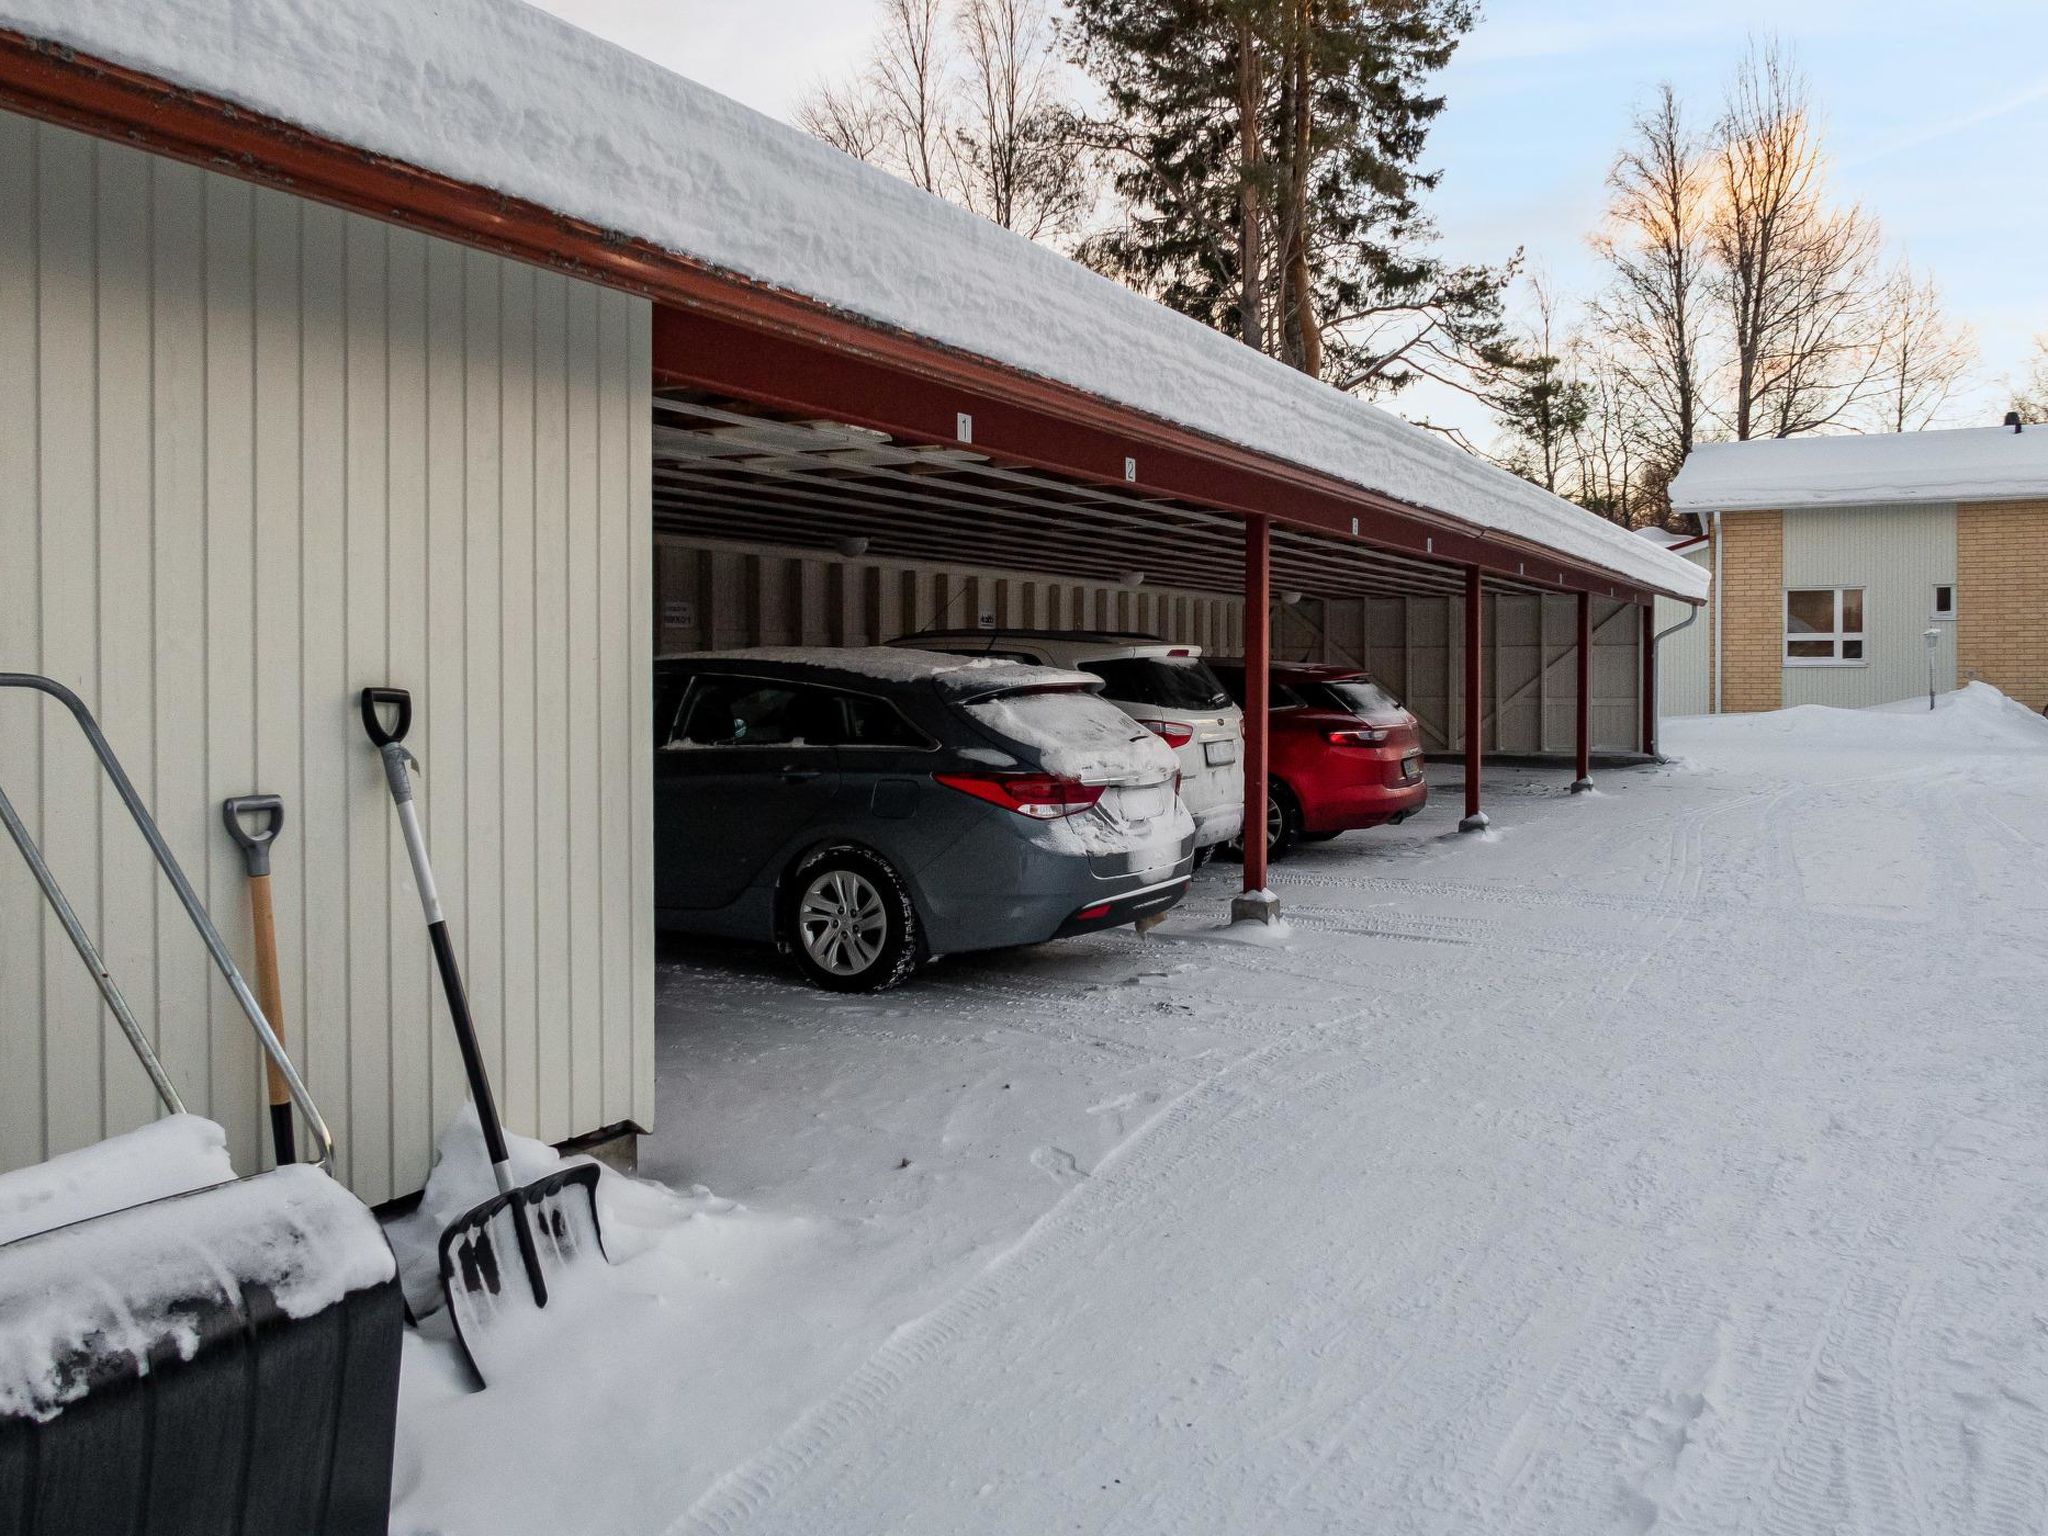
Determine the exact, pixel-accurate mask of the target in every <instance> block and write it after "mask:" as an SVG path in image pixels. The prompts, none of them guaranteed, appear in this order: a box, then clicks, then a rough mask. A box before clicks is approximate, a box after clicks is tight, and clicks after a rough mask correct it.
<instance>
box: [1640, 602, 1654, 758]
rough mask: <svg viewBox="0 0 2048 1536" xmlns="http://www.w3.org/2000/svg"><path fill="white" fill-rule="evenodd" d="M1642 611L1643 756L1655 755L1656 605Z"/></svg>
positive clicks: (1650, 604) (1645, 604)
mask: <svg viewBox="0 0 2048 1536" xmlns="http://www.w3.org/2000/svg"><path fill="white" fill-rule="evenodd" d="M1642 609H1643V684H1642V687H1643V755H1644V756H1645V757H1655V756H1656V755H1657V605H1656V604H1655V603H1644V604H1643V605H1642Z"/></svg>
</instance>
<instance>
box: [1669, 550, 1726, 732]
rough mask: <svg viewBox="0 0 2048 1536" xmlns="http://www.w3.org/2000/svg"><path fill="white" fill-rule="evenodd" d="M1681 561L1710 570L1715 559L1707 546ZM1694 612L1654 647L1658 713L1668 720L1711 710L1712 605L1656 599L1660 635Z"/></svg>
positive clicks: (1690, 551) (1684, 556)
mask: <svg viewBox="0 0 2048 1536" xmlns="http://www.w3.org/2000/svg"><path fill="white" fill-rule="evenodd" d="M1680 558H1682V559H1686V560H1690V561H1691V562H1692V563H1693V564H1694V565H1698V566H1704V567H1705V568H1707V569H1708V570H1712V569H1713V565H1714V556H1713V552H1712V549H1711V547H1710V546H1708V545H1705V544H1702V545H1701V546H1700V547H1699V548H1698V549H1694V550H1688V551H1687V552H1686V553H1685V554H1684V555H1683V556H1681V557H1680ZM1695 612H1696V613H1697V614H1698V615H1699V617H1697V618H1696V619H1694V620H1693V622H1692V623H1691V624H1689V625H1686V627H1685V628H1684V629H1681V630H1678V631H1677V632H1676V633H1675V634H1673V635H1671V636H1670V637H1669V638H1667V639H1666V640H1665V641H1664V643H1663V644H1662V645H1660V646H1658V647H1657V711H1658V713H1659V714H1661V715H1663V716H1664V717H1665V718H1667V719H1670V718H1673V717H1676V716H1679V715H1704V714H1706V713H1708V712H1709V711H1710V710H1712V709H1713V707H1714V696H1713V686H1712V679H1711V678H1710V677H1709V676H1708V671H1707V668H1708V660H1709V657H1710V656H1711V654H1712V649H1711V648H1712V641H1711V639H1710V638H1709V637H1710V636H1711V635H1712V633H1713V622H1714V621H1713V612H1712V606H1711V604H1710V605H1709V606H1708V607H1706V608H1700V609H1694V608H1693V607H1692V605H1691V604H1689V603H1681V602H1679V601H1677V600H1676V599H1675V598H1669V597H1660V598H1658V599H1657V629H1658V632H1659V633H1660V634H1661V633H1662V632H1663V631H1665V630H1667V629H1671V628H1672V627H1673V626H1674V625H1678V624H1683V623H1685V618H1686V615H1687V614H1690V613H1695Z"/></svg>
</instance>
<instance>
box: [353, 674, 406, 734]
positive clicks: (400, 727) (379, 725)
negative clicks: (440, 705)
mask: <svg viewBox="0 0 2048 1536" xmlns="http://www.w3.org/2000/svg"><path fill="white" fill-rule="evenodd" d="M361 702H362V710H363V729H364V730H365V731H368V732H369V733H370V740H371V741H372V742H374V743H375V744H376V745H377V746H379V747H388V746H390V745H392V743H394V742H400V741H403V740H405V733H406V732H407V731H409V730H411V729H412V695H411V694H409V693H407V692H406V691H405V690H404V689H403V688H365V689H364V690H363V694H362V701H361ZM385 704H389V705H391V706H392V707H393V708H395V709H396V710H397V711H398V723H397V724H396V725H395V726H393V727H392V728H391V729H390V730H388V731H387V730H385V729H384V717H383V716H382V715H380V714H379V713H378V712H377V711H378V709H379V708H380V707H381V706H383V705H385Z"/></svg>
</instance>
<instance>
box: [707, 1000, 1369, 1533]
mask: <svg viewBox="0 0 2048 1536" xmlns="http://www.w3.org/2000/svg"><path fill="white" fill-rule="evenodd" d="M1320 1043H1321V1042H1320V1041H1319V1040H1318V1039H1317V1038H1316V1037H1315V1036H1314V1035H1301V1036H1295V1037H1290V1038H1286V1039H1282V1040H1278V1041H1275V1042H1273V1043H1271V1044H1269V1045H1266V1046H1262V1047H1260V1048H1259V1049H1257V1050H1255V1051H1253V1052H1251V1053H1249V1054H1248V1055H1246V1056H1242V1057H1239V1058H1238V1059H1237V1060H1236V1061H1234V1062H1232V1063H1231V1064H1230V1065H1229V1066H1227V1067H1225V1068H1224V1069H1223V1070H1221V1071H1219V1072H1217V1073H1214V1074H1212V1075H1211V1076H1209V1077H1207V1078H1205V1079H1203V1080H1202V1081H1201V1082H1199V1083H1197V1084H1195V1085H1194V1086H1193V1087H1191V1088H1189V1089H1187V1090H1185V1091H1184V1092H1182V1093H1181V1094H1179V1095H1178V1096H1176V1097H1175V1098H1173V1099H1171V1100H1169V1101H1168V1102H1167V1103H1166V1104H1165V1105H1163V1106H1161V1108H1160V1109H1159V1110H1158V1111H1157V1112H1155V1113H1154V1114H1153V1115H1152V1116H1151V1117H1149V1118H1148V1119H1147V1120H1146V1121H1145V1122H1144V1123H1143V1124H1142V1125H1140V1126H1139V1127H1138V1128H1137V1130H1136V1131H1134V1132H1133V1133H1132V1134H1131V1135H1130V1136H1129V1137H1127V1138H1126V1139H1125V1140H1124V1141H1122V1142H1121V1143H1119V1144H1118V1145H1117V1146H1116V1147H1114V1148H1113V1149H1112V1150H1111V1151H1110V1152H1109V1153H1108V1154H1107V1155H1106V1156H1105V1157H1104V1158H1103V1159H1102V1160H1101V1161H1100V1162H1098V1163H1097V1164H1096V1166H1095V1169H1094V1171H1093V1175H1092V1176H1091V1177H1090V1178H1088V1179H1086V1180H1083V1181H1082V1182H1080V1183H1079V1184H1077V1185H1075V1186H1073V1187H1072V1188H1071V1189H1070V1190H1069V1191H1068V1193H1067V1194H1066V1195H1064V1196H1063V1197H1061V1199H1060V1200H1059V1201H1058V1202H1057V1203H1056V1204H1055V1205H1054V1206H1053V1207H1052V1209H1051V1210H1050V1211H1048V1212H1047V1213H1046V1214H1045V1215H1044V1216H1042V1217H1040V1218H1039V1219H1038V1220H1037V1221H1036V1222H1034V1223H1032V1225H1031V1226H1030V1227H1029V1228H1028V1229H1027V1230H1026V1231H1025V1233H1024V1235H1023V1236H1022V1237H1021V1238H1019V1239H1018V1240H1017V1242H1016V1243H1014V1244H1013V1245H1012V1246H1011V1247H1010V1248H1008V1249H1006V1250H1005V1251H1004V1252H1003V1253H1001V1254H1000V1255H998V1256H997V1257H996V1258H995V1259H994V1260H992V1261H991V1262H990V1263H989V1265H988V1266H987V1267H986V1268H985V1269H984V1270H983V1271H982V1273H981V1274H980V1275H979V1276H978V1277H977V1278H976V1279H974V1280H973V1281H971V1282H969V1283H968V1284H967V1285H966V1286H965V1287H963V1288H962V1289H961V1290H959V1291H957V1292H955V1293H954V1294H953V1296H952V1297H950V1298H949V1299H948V1300H946V1301H945V1302H943V1303H941V1304H940V1305H939V1306H938V1307H936V1308H934V1309H933V1310H932V1311H930V1312H927V1313H925V1314H924V1315H923V1316H922V1317H919V1318H917V1319H915V1320H913V1321H911V1322H909V1323H906V1324H904V1325H903V1326H901V1327H899V1328H898V1329H897V1330H896V1331H895V1332H894V1333H893V1334H892V1335H891V1336H890V1337H889V1339H888V1340H887V1342H885V1343H884V1344H883V1345H882V1346H881V1347H880V1348H879V1349H877V1350H876V1351H875V1353H874V1354H873V1355H871V1356H869V1358H868V1360H867V1363H866V1364H864V1365H863V1366H861V1367H860V1369H858V1370H857V1371H855V1372H854V1374H853V1376H852V1377H851V1378H850V1379H849V1380H848V1381H847V1382H846V1383H845V1384H844V1385H843V1386H842V1387H840V1388H839V1389H838V1390H837V1391H836V1392H834V1393H833V1394H831V1395H830V1396H829V1397H827V1398H825V1399H824V1400H822V1401H821V1402H819V1403H816V1404H814V1405H813V1406H812V1407H811V1408H810V1409H808V1410H807V1411H806V1412H805V1413H804V1414H803V1415H802V1416H801V1417H799V1418H798V1419H797V1421H796V1422H795V1423H794V1424H793V1425H791V1426H790V1428H789V1429H788V1430H787V1431H785V1432H784V1433H783V1434H782V1435H781V1436H780V1437H779V1438H778V1439H777V1440H776V1442H775V1443H774V1444H773V1445H771V1446H770V1447H769V1448H768V1449H767V1450H765V1451H763V1452H762V1453H761V1454H759V1455H757V1456H755V1457H754V1458H752V1459H751V1460H749V1461H748V1462H746V1463H744V1464H742V1465H741V1466H739V1467H737V1468H734V1469H732V1470H730V1471H728V1472H726V1473H725V1474H723V1475H722V1476H720V1477H719V1478H718V1479H717V1480H716V1481H714V1482H713V1483H712V1485H711V1486H710V1487H709V1488H708V1489H707V1490H705V1492H704V1493H703V1494H702V1495H700V1496H699V1497H698V1498H697V1499H696V1500H695V1501H694V1502H693V1503H692V1504H691V1505H690V1507H689V1508H688V1509H687V1510H685V1511H684V1512H683V1514H682V1515H681V1516H680V1517H679V1518H678V1519H677V1520H676V1521H675V1522H674V1523H673V1524H671V1525H670V1526H669V1527H668V1530H667V1536H693V1533H713V1536H732V1533H736V1532H739V1531H742V1530H744V1529H745V1528H746V1527H747V1525H748V1524H749V1523H751V1522H752V1521H753V1520H754V1519H755V1518H756V1517H757V1516H759V1515H760V1514H761V1513H762V1512H763V1511H764V1510H765V1509H767V1508H768V1507H769V1506H770V1505H771V1504H772V1503H774V1502H775V1501H776V1500H777V1499H779V1498H781V1497H783V1496H784V1495H786V1494H787V1493H789V1492H790V1491H792V1490H793V1489H795V1488H796V1487H798V1486H799V1485H800V1484H801V1483H803V1482H804V1481H805V1480H806V1479H807V1478H808V1477H809V1476H810V1474H811V1473H812V1472H813V1471H814V1470H815V1469H816V1468H817V1467H818V1466H819V1465H820V1464H821V1463H822V1462H823V1461H824V1459H825V1458H826V1456H827V1455H828V1453H829V1452H830V1450H831V1448H832V1447H833V1446H834V1445H836V1444H838V1443H839V1442H840V1441H842V1440H844V1439H845V1438H847V1437H848V1436H849V1435H851V1434H853V1433H855V1432H857V1431H858V1430H859V1429H860V1427H861V1426H862V1425H864V1424H866V1423H868V1422H869V1421H871V1420H873V1419H875V1418H877V1417H879V1416H880V1415H881V1413H882V1412H883V1410H884V1408H885V1405H886V1404H887V1403H888V1402H889V1400H890V1399H891V1398H892V1397H893V1396H894V1395H895V1393H896V1392H897V1391H898V1390H899V1389H900V1388H901V1387H902V1385H903V1384H904V1382H905V1381H906V1380H907V1379H908V1378H909V1377H910V1376H911V1375H913V1374H914V1373H916V1372H918V1371H921V1370H923V1369H926V1368H928V1367H930V1366H931V1365H933V1364H934V1363H935V1362H937V1361H938V1360H939V1359H940V1358H941V1357H942V1356H943V1355H944V1354H946V1353H947V1352H948V1351H949V1350H951V1349H953V1348H954V1347H956V1346H957V1345H958V1343H959V1342H960V1341H961V1339H962V1338H963V1337H964V1336H966V1335H968V1334H970V1333H971V1332H973V1331H974V1329H975V1328H976V1327H977V1326H978V1325H979V1324H981V1323H982V1322H983V1321H984V1320H985V1319H987V1318H989V1317H990V1316H991V1315H992V1314H995V1313H997V1312H999V1311H1001V1310H1002V1309H1003V1308H1005V1307H1006V1306H1008V1305H1010V1304H1011V1302H1012V1298H1013V1295H1014V1293H1015V1292H1016V1291H1017V1290H1018V1289H1019V1287H1020V1286H1021V1285H1022V1283H1023V1282H1024V1281H1026V1280H1028V1279H1030V1278H1031V1277H1032V1276H1034V1275H1035V1274H1037V1273H1038V1272H1039V1271H1041V1270H1045V1269H1047V1268H1049V1267H1054V1266H1057V1265H1061V1264H1066V1263H1069V1262H1071V1261H1073V1260H1074V1259H1076V1258H1077V1257H1078V1256H1079V1254H1080V1252H1081V1250H1082V1249H1084V1248H1085V1247H1086V1246H1087V1245H1088V1244H1090V1243H1091V1242H1092V1241H1093V1240H1094V1239H1095V1238H1097V1237H1098V1236H1099V1235H1100V1234H1101V1233H1102V1232H1103V1231H1104V1230H1106V1229H1108V1228H1110V1227H1112V1226H1114V1225H1115V1224H1116V1222H1117V1220H1118V1218H1119V1217H1120V1216H1121V1215H1122V1213H1124V1212H1125V1211H1127V1210H1131V1209H1143V1208H1144V1207H1146V1206H1147V1205H1148V1204H1150V1203H1151V1202H1152V1200H1153V1197H1154V1196H1155V1195H1156V1194H1158V1193H1159V1191H1160V1190H1162V1189H1163V1188H1165V1187H1167V1186H1168V1185H1171V1184H1174V1183H1179V1182H1181V1181H1183V1180H1185V1179H1186V1178H1187V1176H1188V1173H1189V1170H1190V1165H1191V1164H1195V1163H1198V1162H1200V1161H1202V1160H1204V1159H1205V1158H1207V1157H1208V1156H1210V1155H1212V1154H1214V1153H1215V1152H1216V1151H1218V1150H1219V1149H1221V1148H1224V1147H1227V1146H1228V1145H1229V1144H1231V1143H1234V1142H1235V1141H1236V1140H1237V1139H1238V1138H1240V1137H1241V1136H1242V1135H1243V1134H1244V1132H1245V1130H1246V1129H1247V1128H1248V1127H1250V1126H1252V1125H1255V1124H1257V1123H1259V1122H1262V1121H1264V1120H1266V1119H1268V1118H1270V1117H1271V1116H1273V1115H1274V1114H1275V1113H1277V1112H1280V1111H1283V1110H1284V1109H1285V1108H1286V1106H1287V1103H1288V1101H1289V1096H1288V1095H1285V1094H1278V1093H1271V1094H1267V1095H1265V1096H1263V1097H1260V1096H1257V1095H1255V1094H1253V1093H1251V1092H1249V1091H1239V1090H1238V1087H1237V1085H1238V1082H1239V1080H1240V1079H1243V1078H1247V1077H1250V1078H1254V1079H1256V1078H1260V1077H1266V1078H1270V1077H1271V1076H1272V1075H1273V1073H1272V1069H1271V1067H1270V1065H1269V1063H1270V1062H1272V1061H1274V1060H1275V1059H1281V1058H1284V1057H1287V1056H1300V1055H1305V1054H1307V1053H1308V1052H1309V1051H1311V1050H1313V1049H1315V1048H1316V1047H1317V1046H1318V1045H1319V1044H1320ZM1368 1066H1369V1063H1367V1062H1364V1061H1356V1062H1353V1063H1352V1064H1350V1065H1349V1066H1347V1067H1344V1068H1342V1069H1340V1070H1339V1071H1338V1072H1336V1073H1333V1074H1326V1075H1325V1076H1326V1077H1327V1078H1349V1077H1352V1076H1355V1075H1357V1074H1359V1073H1362V1072H1364V1071H1366V1070H1367V1069H1368Z"/></svg>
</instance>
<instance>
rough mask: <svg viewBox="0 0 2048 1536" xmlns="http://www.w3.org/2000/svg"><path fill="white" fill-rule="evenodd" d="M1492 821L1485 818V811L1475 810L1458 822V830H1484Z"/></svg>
mask: <svg viewBox="0 0 2048 1536" xmlns="http://www.w3.org/2000/svg"><path fill="white" fill-rule="evenodd" d="M1492 825H1493V823H1492V822H1490V821H1488V820H1487V819H1486V812H1484V811H1477V812H1474V813H1473V814H1472V815H1470V816H1467V817H1466V818H1465V819H1464V820H1463V821H1461V822H1459V823H1458V830H1459V831H1460V832H1484V831H1485V830H1486V829H1487V828H1488V827H1490V826H1492Z"/></svg>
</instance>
